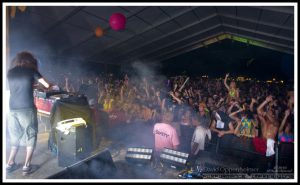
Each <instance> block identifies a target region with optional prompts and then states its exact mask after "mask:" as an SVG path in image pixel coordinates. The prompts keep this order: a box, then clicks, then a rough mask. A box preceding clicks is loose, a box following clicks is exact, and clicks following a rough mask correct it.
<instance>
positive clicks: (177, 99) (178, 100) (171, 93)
mask: <svg viewBox="0 0 300 185" xmlns="http://www.w3.org/2000/svg"><path fill="white" fill-rule="evenodd" d="M170 95H171V96H172V97H173V98H174V100H176V101H177V102H178V103H179V104H181V103H182V101H181V100H180V99H179V98H178V97H176V96H175V95H174V93H173V92H172V91H171V92H170Z"/></svg>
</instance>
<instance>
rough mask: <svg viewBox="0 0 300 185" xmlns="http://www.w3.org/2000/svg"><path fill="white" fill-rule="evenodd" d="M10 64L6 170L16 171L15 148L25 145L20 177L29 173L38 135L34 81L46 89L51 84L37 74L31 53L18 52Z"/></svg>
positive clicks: (36, 62) (36, 66) (16, 149)
mask: <svg viewBox="0 0 300 185" xmlns="http://www.w3.org/2000/svg"><path fill="white" fill-rule="evenodd" d="M12 62H13V64H14V65H13V67H12V68H11V69H10V70H9V71H8V74H7V80H8V85H9V90H10V99H9V109H10V112H9V114H8V132H9V135H10V143H11V151H10V155H9V159H8V162H7V165H6V171H7V172H12V171H14V170H16V169H17V168H18V165H17V164H16V163H15V157H16V155H17V152H18V148H19V146H26V159H25V163H24V166H23V175H27V174H29V173H30V172H31V171H32V170H31V169H32V168H31V159H32V154H33V151H34V149H35V146H36V141H37V133H38V123H37V110H36V107H35V105H34V98H33V85H34V83H35V81H38V82H40V83H41V84H42V85H43V86H44V87H45V88H47V89H49V88H50V84H49V83H48V82H46V80H45V79H44V78H43V76H42V75H41V74H40V73H39V71H38V61H37V59H36V58H35V57H34V56H33V54H31V53H30V52H27V51H23V52H20V53H18V54H17V55H16V57H15V58H14V59H13V61H12Z"/></svg>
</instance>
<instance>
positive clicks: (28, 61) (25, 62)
mask: <svg viewBox="0 0 300 185" xmlns="http://www.w3.org/2000/svg"><path fill="white" fill-rule="evenodd" d="M12 63H13V65H14V66H21V67H29V68H32V69H35V70H37V69H38V61H37V59H36V58H35V57H34V56H33V54H32V53H30V52H28V51H22V52H20V53H18V54H17V55H16V57H15V58H14V59H13V60H12Z"/></svg>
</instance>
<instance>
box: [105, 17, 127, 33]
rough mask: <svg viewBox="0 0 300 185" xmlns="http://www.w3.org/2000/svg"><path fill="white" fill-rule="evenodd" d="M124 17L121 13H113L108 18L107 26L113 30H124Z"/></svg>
mask: <svg viewBox="0 0 300 185" xmlns="http://www.w3.org/2000/svg"><path fill="white" fill-rule="evenodd" d="M125 24H126V17H125V16H124V15H123V14H121V13H114V14H112V15H111V16H110V18H109V25H110V27H111V28H112V29H113V30H123V29H125Z"/></svg>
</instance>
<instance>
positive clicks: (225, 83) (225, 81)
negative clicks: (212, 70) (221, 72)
mask: <svg viewBox="0 0 300 185" xmlns="http://www.w3.org/2000/svg"><path fill="white" fill-rule="evenodd" d="M228 76H229V73H227V74H226V76H225V79H224V85H225V87H226V89H228V90H229V89H230V88H229V86H228V85H227V78H228Z"/></svg>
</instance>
